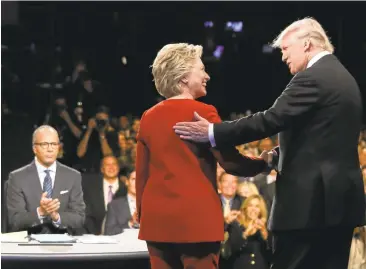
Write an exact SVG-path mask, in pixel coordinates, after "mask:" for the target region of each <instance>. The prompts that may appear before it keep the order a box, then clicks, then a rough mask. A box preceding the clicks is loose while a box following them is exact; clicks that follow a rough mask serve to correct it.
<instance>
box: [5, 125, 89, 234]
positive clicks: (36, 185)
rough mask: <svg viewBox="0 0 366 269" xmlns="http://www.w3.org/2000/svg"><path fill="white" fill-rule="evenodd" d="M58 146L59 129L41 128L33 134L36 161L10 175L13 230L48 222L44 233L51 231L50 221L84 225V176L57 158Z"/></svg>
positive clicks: (76, 225)
mask: <svg viewBox="0 0 366 269" xmlns="http://www.w3.org/2000/svg"><path fill="white" fill-rule="evenodd" d="M58 149H59V138H58V134H57V131H56V130H55V129H53V128H52V127H51V126H47V125H44V126H41V127H39V128H38V129H36V130H35V131H34V133H33V152H34V154H35V160H34V161H33V162H32V163H30V164H28V165H26V166H24V167H22V168H20V169H17V170H15V171H13V172H11V173H10V174H9V181H8V189H7V193H6V196H7V209H8V216H9V224H10V230H11V231H21V230H27V229H28V228H30V227H32V226H34V225H37V224H38V225H39V224H45V225H43V226H44V229H43V231H42V232H44V233H50V232H52V230H51V231H50V229H49V228H48V227H50V226H49V225H48V224H52V225H53V227H55V228H58V227H61V226H63V227H69V228H74V229H78V228H81V227H82V225H83V223H84V214H85V213H84V210H85V204H84V200H83V191H82V188H81V176H80V173H79V172H77V171H76V170H74V169H72V168H69V167H67V166H65V165H63V164H61V163H59V162H57V161H56V157H57V154H58ZM46 223H47V225H46ZM51 227H52V226H51Z"/></svg>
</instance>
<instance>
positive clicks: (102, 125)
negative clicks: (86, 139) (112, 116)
mask: <svg viewBox="0 0 366 269" xmlns="http://www.w3.org/2000/svg"><path fill="white" fill-rule="evenodd" d="M95 121H96V123H97V129H98V130H103V129H104V128H105V127H106V125H107V123H108V120H106V119H96V120H95Z"/></svg>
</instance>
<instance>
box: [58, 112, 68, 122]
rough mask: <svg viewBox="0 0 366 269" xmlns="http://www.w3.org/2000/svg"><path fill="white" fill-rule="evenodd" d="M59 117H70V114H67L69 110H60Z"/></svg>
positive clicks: (64, 118) (65, 118) (66, 118)
mask: <svg viewBox="0 0 366 269" xmlns="http://www.w3.org/2000/svg"><path fill="white" fill-rule="evenodd" d="M60 118H61V119H63V120H65V121H67V120H69V119H70V115H69V112H67V111H66V110H62V111H61V112H60Z"/></svg>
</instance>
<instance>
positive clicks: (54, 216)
mask: <svg viewBox="0 0 366 269" xmlns="http://www.w3.org/2000/svg"><path fill="white" fill-rule="evenodd" d="M50 217H51V219H52V221H54V222H57V221H58V220H59V219H60V214H59V213H58V212H57V211H54V212H52V213H51V214H50Z"/></svg>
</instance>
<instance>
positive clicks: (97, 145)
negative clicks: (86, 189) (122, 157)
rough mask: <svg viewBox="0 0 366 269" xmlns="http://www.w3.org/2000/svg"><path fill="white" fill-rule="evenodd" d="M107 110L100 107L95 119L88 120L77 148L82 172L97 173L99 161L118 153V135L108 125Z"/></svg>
mask: <svg viewBox="0 0 366 269" xmlns="http://www.w3.org/2000/svg"><path fill="white" fill-rule="evenodd" d="M109 115H110V112H109V108H108V107H105V106H100V107H98V109H97V113H96V114H95V118H90V119H89V122H88V127H87V129H86V131H85V133H84V135H83V138H82V139H81V141H80V143H79V146H78V148H77V156H78V157H79V158H80V159H81V160H80V161H81V170H82V171H83V172H91V173H94V172H96V173H98V172H99V169H100V160H101V159H102V158H103V157H104V156H107V155H114V156H116V155H117V153H118V133H117V132H116V131H115V130H114V128H113V127H112V126H111V125H110V122H109V119H110V117H109Z"/></svg>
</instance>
